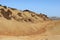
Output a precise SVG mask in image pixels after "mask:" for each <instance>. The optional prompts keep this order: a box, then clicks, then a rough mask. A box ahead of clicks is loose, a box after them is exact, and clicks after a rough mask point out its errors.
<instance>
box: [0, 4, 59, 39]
mask: <svg viewBox="0 0 60 40" xmlns="http://www.w3.org/2000/svg"><path fill="white" fill-rule="evenodd" d="M0 40H60V20H53V19H50V18H49V17H48V16H47V15H45V14H42V13H40V14H39V13H36V12H33V11H30V10H27V9H26V10H23V11H22V10H18V9H15V8H10V7H7V6H2V5H0Z"/></svg>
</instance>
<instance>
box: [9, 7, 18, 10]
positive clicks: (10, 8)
mask: <svg viewBox="0 0 60 40" xmlns="http://www.w3.org/2000/svg"><path fill="white" fill-rule="evenodd" d="M8 8H10V9H12V10H17V9H16V8H11V7H8Z"/></svg>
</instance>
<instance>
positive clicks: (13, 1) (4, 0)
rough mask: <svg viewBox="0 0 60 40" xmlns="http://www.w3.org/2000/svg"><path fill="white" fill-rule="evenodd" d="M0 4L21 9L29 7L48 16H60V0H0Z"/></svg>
mask: <svg viewBox="0 0 60 40" xmlns="http://www.w3.org/2000/svg"><path fill="white" fill-rule="evenodd" d="M0 4H2V5H6V6H8V7H12V8H17V9H19V10H24V9H29V10H31V11H34V12H36V13H43V14H46V15H48V16H60V0H0Z"/></svg>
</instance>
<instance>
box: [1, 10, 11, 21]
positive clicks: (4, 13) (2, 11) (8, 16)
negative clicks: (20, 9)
mask: <svg viewBox="0 0 60 40" xmlns="http://www.w3.org/2000/svg"><path fill="white" fill-rule="evenodd" d="M1 14H2V15H3V17H4V18H6V19H8V20H10V19H11V17H10V15H11V12H9V10H8V11H7V12H6V11H5V10H4V9H1Z"/></svg>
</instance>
